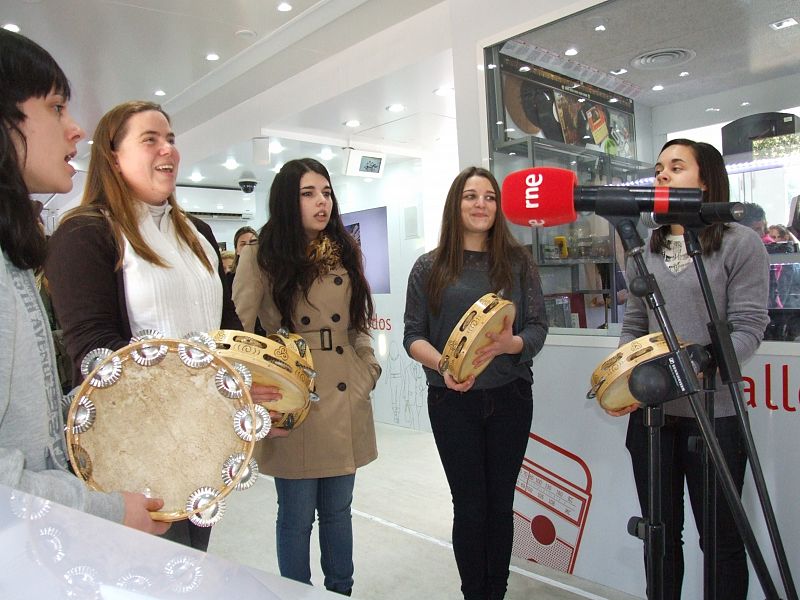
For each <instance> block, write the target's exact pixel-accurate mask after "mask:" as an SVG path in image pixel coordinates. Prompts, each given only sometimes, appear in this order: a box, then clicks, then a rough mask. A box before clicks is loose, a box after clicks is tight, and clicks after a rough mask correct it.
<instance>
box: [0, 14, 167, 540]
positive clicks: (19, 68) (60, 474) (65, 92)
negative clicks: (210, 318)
mask: <svg viewBox="0 0 800 600" xmlns="http://www.w3.org/2000/svg"><path fill="white" fill-rule="evenodd" d="M0 89H2V90H3V93H2V94H0V247H1V248H2V261H0V483H2V484H3V485H6V486H9V487H11V488H14V489H17V490H21V491H23V492H28V493H31V494H35V495H37V496H40V497H42V498H46V499H48V500H53V501H55V502H59V503H61V504H64V505H66V506H70V507H72V508H77V509H80V510H84V511H86V512H89V513H92V514H95V515H98V516H101V517H105V518H107V519H111V520H114V521H118V522H122V523H124V524H126V525H129V526H131V527H135V528H137V529H141V530H143V531H148V532H151V533H158V534H162V533H164V532H165V531H166V530H167V528H168V527H169V524H168V523H160V522H156V521H153V520H152V519H151V518H150V515H149V513H148V511H153V510H158V509H160V508H161V506H162V505H163V502H162V501H161V500H157V499H154V498H145V497H144V496H143V495H142V494H133V493H129V492H123V493H121V494H120V493H111V494H105V493H100V492H93V491H90V490H89V488H88V487H87V486H86V485H85V484H84V483H83V482H82V481H81V480H79V479H78V478H77V477H75V476H74V475H72V474H71V473H70V472H69V470H68V468H67V460H66V446H65V439H64V421H63V418H62V414H61V391H60V389H59V385H58V374H57V372H56V367H55V354H54V350H53V339H52V337H51V334H50V328H49V326H48V320H47V316H46V315H45V312H44V307H43V306H42V302H41V300H40V298H39V293H38V292H37V290H36V286H35V282H34V271H35V270H37V269H40V268H41V266H42V263H43V262H44V257H45V238H44V230H43V228H42V227H41V224H40V223H39V222H38V219H37V215H36V212H35V211H34V207H33V203H32V202H31V199H30V194H33V193H49V194H52V193H65V192H68V191H70V190H71V189H72V175H73V174H74V173H75V171H74V169H73V168H72V167H71V166H70V165H69V164H68V162H67V161H68V160H70V159H71V158H72V157H73V156H75V154H76V144H77V143H78V141H80V140H81V138H83V137H84V135H85V134H84V132H83V130H82V129H81V128H80V126H79V125H78V124H77V123H76V122H75V121H74V120H73V119H72V117H71V116H70V114H69V112H68V110H67V101H68V100H69V96H70V89H69V83H68V82H67V78H66V76H65V75H64V73H63V72H62V71H61V69H60V68H59V66H58V65H57V64H56V62H55V61H54V60H53V58H52V57H51V56H50V55H49V54H48V53H47V52H46V51H45V50H44V49H42V48H41V47H40V46H38V45H37V44H35V43H34V42H32V41H31V40H29V39H27V38H25V37H23V36H21V35H18V34H15V33H11V32H10V31H6V30H4V29H0Z"/></svg>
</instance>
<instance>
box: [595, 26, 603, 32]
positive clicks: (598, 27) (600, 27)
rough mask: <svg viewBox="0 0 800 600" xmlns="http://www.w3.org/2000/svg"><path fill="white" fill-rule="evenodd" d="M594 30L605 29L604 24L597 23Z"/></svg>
mask: <svg viewBox="0 0 800 600" xmlns="http://www.w3.org/2000/svg"><path fill="white" fill-rule="evenodd" d="M594 30H595V31H605V30H606V26H605V25H598V26H597V27H595V28H594Z"/></svg>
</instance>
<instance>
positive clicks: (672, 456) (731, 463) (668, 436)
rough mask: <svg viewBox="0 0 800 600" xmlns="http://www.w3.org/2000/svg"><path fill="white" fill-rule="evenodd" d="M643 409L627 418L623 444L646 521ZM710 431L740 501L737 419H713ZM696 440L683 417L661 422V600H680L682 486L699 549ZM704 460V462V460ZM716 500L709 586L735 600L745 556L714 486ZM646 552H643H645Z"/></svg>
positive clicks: (743, 591)
mask: <svg viewBox="0 0 800 600" xmlns="http://www.w3.org/2000/svg"><path fill="white" fill-rule="evenodd" d="M643 413H644V410H637V411H634V412H632V413H631V415H630V420H629V421H628V435H627V439H626V441H625V445H626V446H627V448H628V450H629V451H630V453H631V461H632V463H633V476H634V478H635V479H636V491H637V493H638V495H639V504H640V506H641V508H642V514H643V515H644V516H647V506H648V501H647V500H648V497H649V495H648V485H647V483H648V473H647V470H648V469H647V462H648V461H647V437H648V434H647V428H646V427H645V426H644V423H643V416H644V415H643ZM714 427H715V433H716V436H717V439H718V440H719V444H720V447H721V448H722V453H723V455H724V457H725V462H726V463H727V464H728V468H729V469H730V472H731V475H732V476H733V481H734V483H735V484H736V489H737V492H738V494H739V496H740V497H741V495H742V486H743V485H744V473H745V469H746V468H747V455H746V453H745V445H744V439H743V437H742V434H741V431H740V429H739V422H738V417H735V416H734V417H720V418H718V419H714ZM690 437H699V438H700V439H702V436H701V434H700V429H699V428H698V426H697V421H696V420H695V419H694V418H693V417H692V418H686V417H670V416H667V417H666V422H665V424H664V427H662V428H661V483H662V488H661V490H662V495H661V512H662V520H663V522H664V527H665V529H664V540H665V553H664V599H665V600H673V599H679V598H680V597H681V588H682V585H683V537H682V534H683V518H684V515H683V504H684V500H683V487H684V486H683V484H684V480H685V481H686V487H687V488H688V489H689V500H690V501H691V505H692V513H694V522H695V525H696V526H697V529H698V531H699V533H700V548H701V549H702V548H703V511H704V509H705V507H706V506H707V501H706V498H705V494H704V493H703V464H702V459H703V457H702V453H701V452H698V451H692V450H690V449H689V445H688V444H689V438H690ZM709 460H710V458H709ZM716 492H717V493H716V500H717V529H716V532H717V551H716V552H717V553H716V570H715V581H716V588H717V598H719V599H720V600H722V599H724V600H736V599H738V598H741V599H742V600H744V598H746V597H747V583H748V571H747V555H746V553H745V548H744V542H743V541H742V538H741V537H740V536H739V533H738V531H737V529H736V523H735V521H734V520H733V515H732V513H731V510H730V508H729V507H728V502H727V500H726V499H725V496H724V494H723V492H722V489H721V488H720V484H719V480H717V486H716ZM645 549H646V548H645Z"/></svg>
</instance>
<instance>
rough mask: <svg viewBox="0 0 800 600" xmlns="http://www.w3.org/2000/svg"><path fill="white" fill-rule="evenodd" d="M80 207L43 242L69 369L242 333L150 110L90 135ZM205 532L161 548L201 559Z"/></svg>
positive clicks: (138, 109)
mask: <svg viewBox="0 0 800 600" xmlns="http://www.w3.org/2000/svg"><path fill="white" fill-rule="evenodd" d="M93 139H94V144H93V145H92V152H91V159H90V162H89V170H88V173H87V182H86V188H85V190H84V193H83V198H82V200H81V204H80V206H78V207H77V208H75V209H73V210H72V211H70V212H69V213H67V214H66V215H65V216H64V218H63V219H62V221H61V224H60V225H59V227H58V229H56V231H55V233H54V234H53V236H52V237H51V238H50V251H49V254H48V260H47V264H46V274H47V278H48V280H49V282H50V292H51V295H52V299H53V306H54V307H55V309H56V315H57V317H58V319H59V321H60V322H61V325H62V327H63V330H64V341H65V343H66V347H67V352H68V353H69V355H70V357H71V359H72V363H73V383H75V384H77V383H78V382H79V381H80V380H81V375H80V363H81V360H82V359H83V357H84V356H85V355H86V354H87V353H88V352H89V351H91V350H92V349H94V348H110V349H111V350H119V349H120V348H123V347H124V346H127V345H128V344H129V343H130V339H131V336H132V335H133V334H135V333H137V332H139V331H142V330H146V329H155V330H157V331H159V332H161V333H162V334H164V335H165V336H167V337H172V338H175V337H177V338H180V337H183V336H185V335H186V334H187V333H189V332H192V331H205V332H208V331H211V330H214V329H218V328H220V326H221V327H224V328H229V329H240V328H241V323H240V322H239V319H238V317H237V316H236V312H235V309H234V307H233V303H232V301H231V299H230V290H229V288H228V286H227V283H226V281H225V277H224V274H223V271H222V264H221V260H220V255H219V249H218V246H217V241H216V240H215V239H214V235H213V233H211V228H210V227H209V226H208V225H207V224H206V223H204V222H202V221H200V220H199V219H196V218H194V217H193V216H191V215H188V214H186V213H184V212H183V210H181V209H180V207H179V206H178V205H177V202H176V200H175V195H174V191H175V178H176V177H177V174H178V166H179V164H180V154H179V153H178V150H177V148H176V147H175V134H174V133H173V131H172V126H171V125H170V121H169V117H168V116H167V114H166V113H165V112H164V111H163V110H162V109H161V107H160V106H159V105H158V104H154V103H152V102H140V101H134V102H125V103H123V104H120V105H118V106H116V107H114V108H113V109H111V110H110V111H109V112H107V113H106V114H105V115H104V116H103V117H102V118H101V119H100V122H99V123H98V125H97V129H96V130H95V133H94V138H93ZM210 534H211V528H207V527H198V526H196V525H194V524H193V523H190V522H189V521H188V520H185V521H179V522H176V523H175V524H174V525H173V527H172V529H171V530H170V534H169V539H172V540H173V541H178V542H181V543H183V544H186V545H191V546H192V547H193V548H197V549H200V550H205V549H206V548H207V547H208V540H209V536H210Z"/></svg>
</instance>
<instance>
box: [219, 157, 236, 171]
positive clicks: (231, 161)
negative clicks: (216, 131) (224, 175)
mask: <svg viewBox="0 0 800 600" xmlns="http://www.w3.org/2000/svg"><path fill="white" fill-rule="evenodd" d="M222 166H223V167H225V168H226V169H228V171H233V170H234V169H238V168H239V163H238V162H236V159H235V158H233V157H232V156H231V157H228V160H226V161H225V162H224V163H222Z"/></svg>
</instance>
